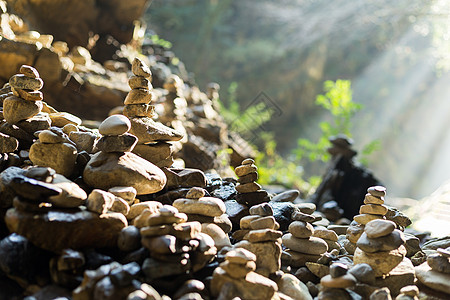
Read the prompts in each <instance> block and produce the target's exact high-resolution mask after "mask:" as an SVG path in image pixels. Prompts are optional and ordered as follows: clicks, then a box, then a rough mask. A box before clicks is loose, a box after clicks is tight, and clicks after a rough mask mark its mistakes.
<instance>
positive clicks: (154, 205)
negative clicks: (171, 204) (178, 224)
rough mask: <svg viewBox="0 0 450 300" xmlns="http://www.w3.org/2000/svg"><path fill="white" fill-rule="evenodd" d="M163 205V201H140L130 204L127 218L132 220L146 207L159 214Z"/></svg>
mask: <svg viewBox="0 0 450 300" xmlns="http://www.w3.org/2000/svg"><path fill="white" fill-rule="evenodd" d="M162 206H163V205H162V204H161V202H157V201H144V202H140V203H136V204H133V205H131V206H130V211H129V212H128V215H127V218H128V220H132V219H134V218H136V217H137V216H139V215H140V214H141V213H142V212H143V211H144V210H145V209H148V210H149V212H150V214H159V209H160V208H161V207H162Z"/></svg>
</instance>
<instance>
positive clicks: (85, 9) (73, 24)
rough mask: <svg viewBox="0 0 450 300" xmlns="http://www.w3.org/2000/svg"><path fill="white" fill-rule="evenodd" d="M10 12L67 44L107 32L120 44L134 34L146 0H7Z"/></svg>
mask: <svg viewBox="0 0 450 300" xmlns="http://www.w3.org/2000/svg"><path fill="white" fill-rule="evenodd" d="M6 2H7V3H8V5H9V6H10V9H11V11H12V12H14V13H16V14H18V15H20V16H22V17H23V18H24V19H26V20H27V22H28V23H29V25H30V27H31V28H33V29H34V30H37V31H39V32H41V33H44V34H52V35H54V37H55V39H56V40H61V41H66V42H67V43H68V45H69V47H74V46H86V45H88V40H89V37H90V35H93V34H99V36H100V37H101V36H104V35H106V34H110V35H111V36H113V37H114V38H115V39H116V40H117V41H119V42H120V43H128V42H129V41H130V40H131V37H132V35H133V21H134V20H137V19H139V18H140V16H141V15H142V14H143V13H144V11H145V10H146V9H147V7H148V5H149V4H150V2H151V1H149V0H127V1H122V0H78V1H72V0H41V1H31V0H7V1H6Z"/></svg>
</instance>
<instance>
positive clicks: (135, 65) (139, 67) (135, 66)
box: [131, 57, 152, 80]
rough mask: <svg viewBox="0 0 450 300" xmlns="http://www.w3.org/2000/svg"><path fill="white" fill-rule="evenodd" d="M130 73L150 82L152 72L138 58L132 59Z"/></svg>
mask: <svg viewBox="0 0 450 300" xmlns="http://www.w3.org/2000/svg"><path fill="white" fill-rule="evenodd" d="M131 71H132V72H133V74H134V75H136V76H141V77H144V78H149V79H150V80H151V76H152V72H151V71H150V68H149V67H148V66H147V65H146V64H145V63H144V62H143V61H142V60H140V59H139V58H137V57H136V58H134V60H133V62H132V63H131Z"/></svg>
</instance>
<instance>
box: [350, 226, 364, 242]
mask: <svg viewBox="0 0 450 300" xmlns="http://www.w3.org/2000/svg"><path fill="white" fill-rule="evenodd" d="M364 228H365V225H361V224H357V225H350V226H349V227H348V228H347V233H346V237H347V239H348V240H349V241H350V242H352V243H354V244H356V242H357V241H358V239H359V238H360V237H361V235H362V234H363V232H364Z"/></svg>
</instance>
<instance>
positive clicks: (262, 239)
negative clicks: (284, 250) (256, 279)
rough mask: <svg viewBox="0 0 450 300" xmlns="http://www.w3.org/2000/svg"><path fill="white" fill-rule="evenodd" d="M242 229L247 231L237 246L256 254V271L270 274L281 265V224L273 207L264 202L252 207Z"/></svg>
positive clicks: (244, 219) (243, 221) (242, 222)
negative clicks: (275, 216) (276, 219)
mask: <svg viewBox="0 0 450 300" xmlns="http://www.w3.org/2000/svg"><path fill="white" fill-rule="evenodd" d="M240 225H241V231H244V232H245V231H246V232H247V233H246V234H245V236H244V237H243V239H244V240H242V241H240V242H238V243H236V244H235V247H238V248H244V249H247V250H249V251H250V252H252V253H255V254H256V272H257V273H259V274H261V275H263V276H269V275H270V274H273V273H275V272H276V271H278V270H279V269H280V267H281V236H282V235H283V233H282V232H281V231H278V229H279V228H280V225H279V224H278V222H277V221H275V218H274V217H273V210H272V207H271V206H270V205H269V204H268V203H262V204H259V205H255V206H252V207H251V208H250V215H249V216H246V217H244V218H242V219H241V224H240Z"/></svg>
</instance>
